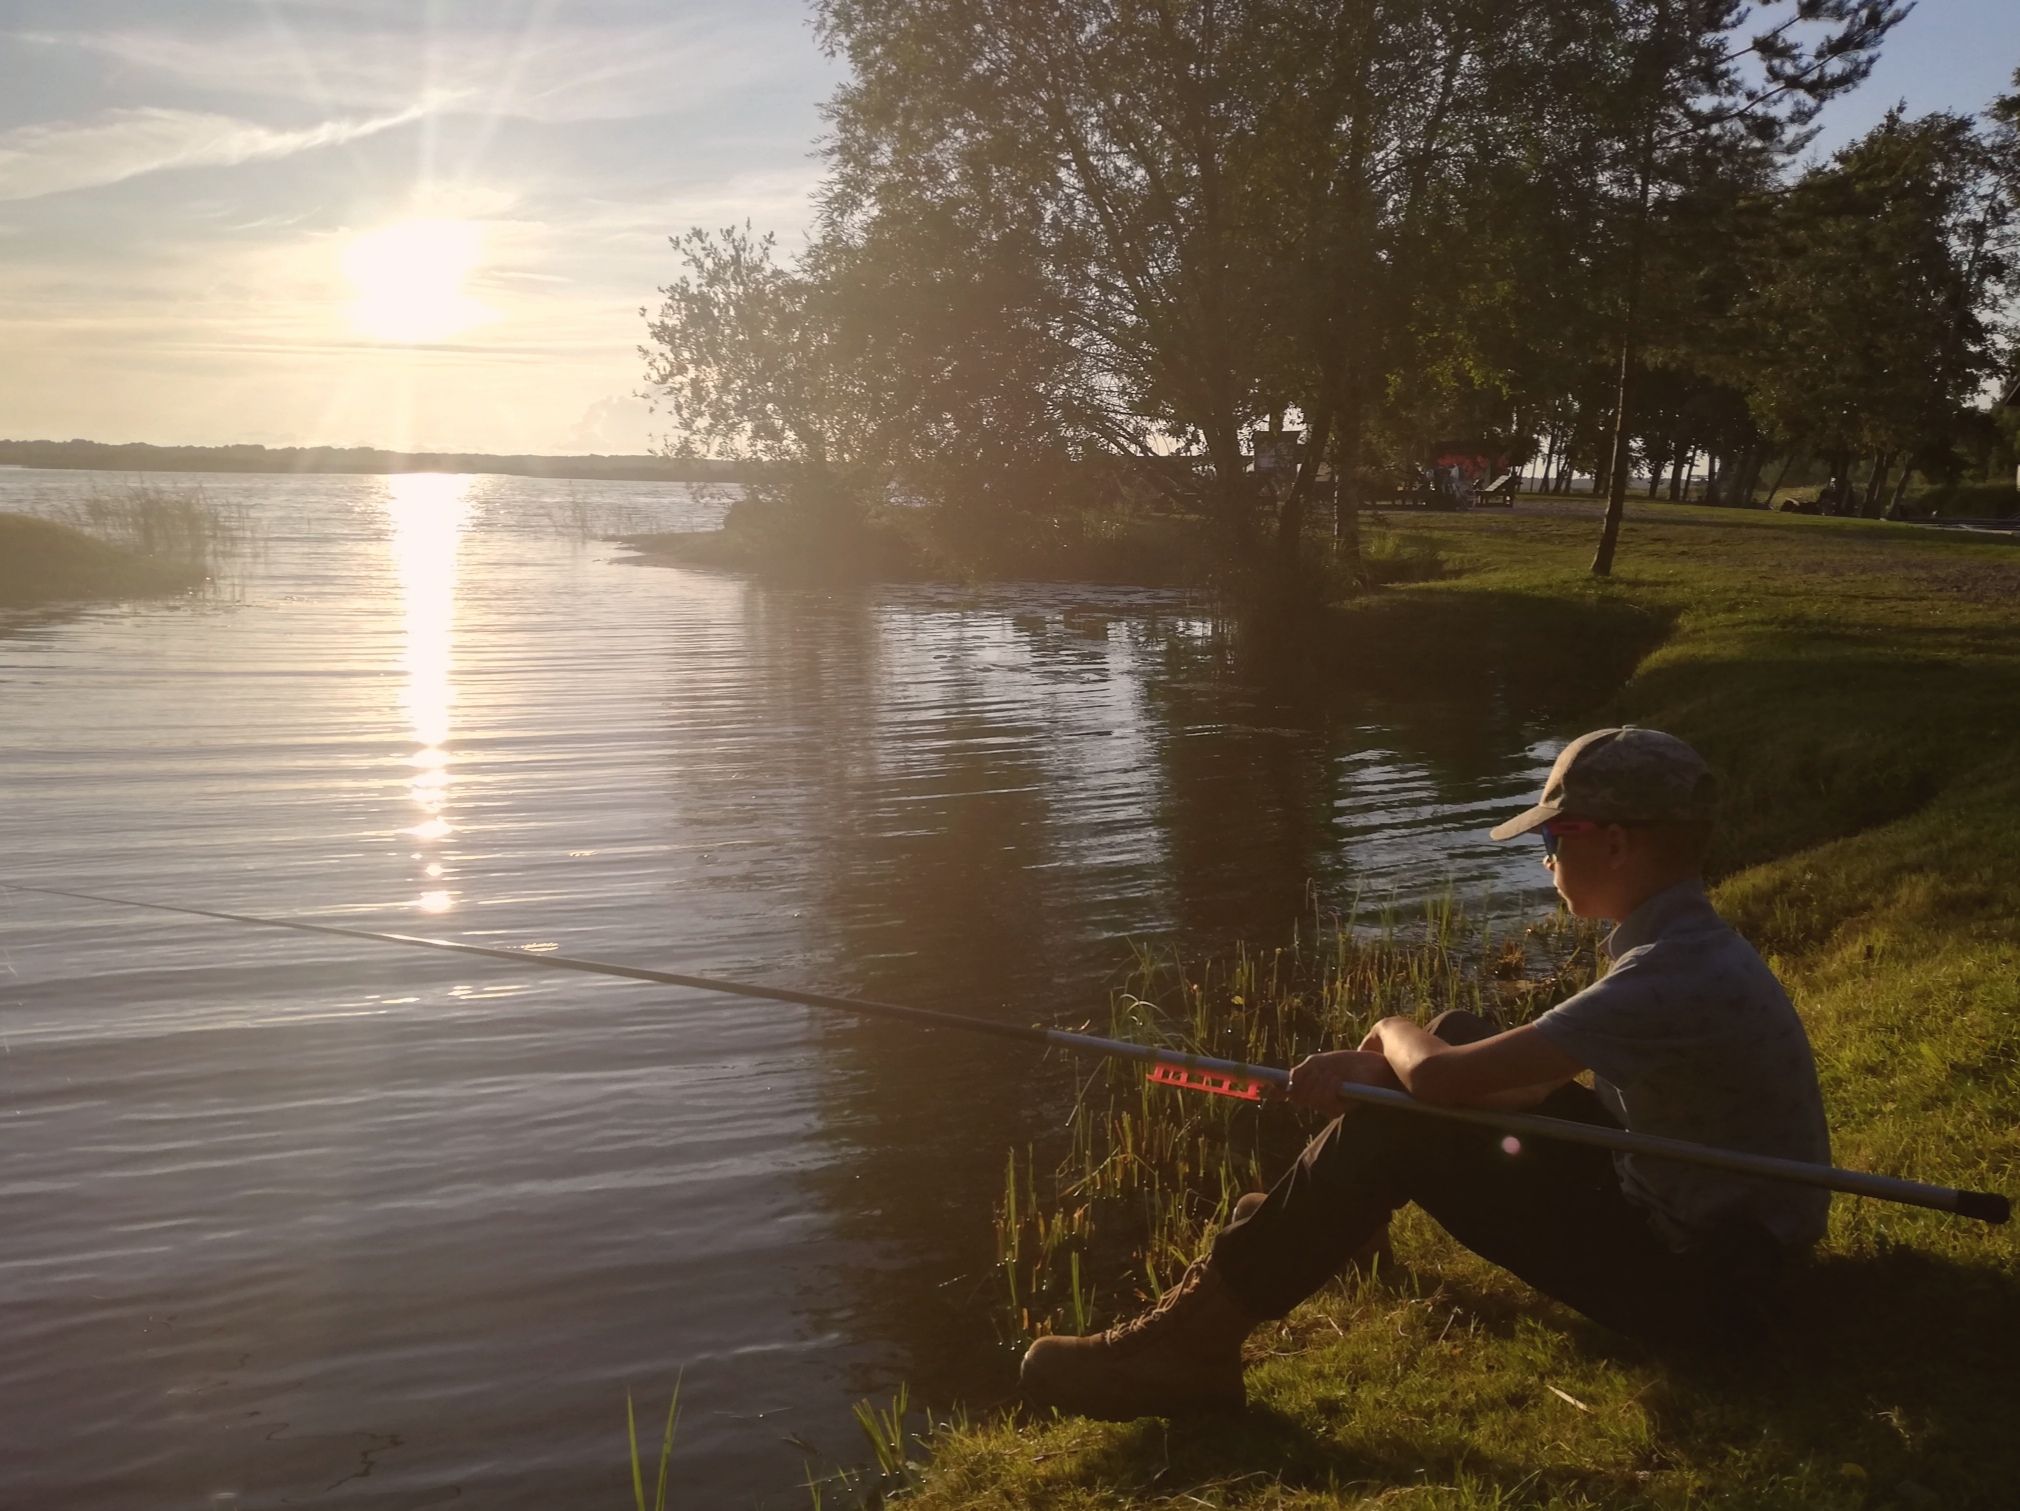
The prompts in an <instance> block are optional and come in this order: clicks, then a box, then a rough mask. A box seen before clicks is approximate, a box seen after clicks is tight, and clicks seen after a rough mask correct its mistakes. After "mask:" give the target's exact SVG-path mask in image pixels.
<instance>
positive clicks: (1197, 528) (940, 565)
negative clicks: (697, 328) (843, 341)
mask: <svg viewBox="0 0 2020 1511" xmlns="http://www.w3.org/2000/svg"><path fill="white" fill-rule="evenodd" d="M618 543H619V544H621V545H623V546H624V547H625V548H626V549H628V550H630V551H632V552H633V553H635V554H634V556H633V558H632V560H633V562H634V564H636V565H639V566H653V567H687V568H699V569H702V570H706V571H720V572H737V573H745V574H749V575H750V576H752V577H755V578H759V579H762V580H767V581H780V582H786V583H795V584H813V585H819V586H835V585H841V584H867V583H876V582H905V583H910V582H967V583H978V582H992V583H1024V582H1070V583H1083V584H1093V585H1099V586H1106V587H1135V588H1180V589H1202V588H1213V589H1216V590H1219V591H1221V592H1223V593H1224V594H1230V593H1231V594H1232V596H1234V597H1237V598H1239V597H1240V596H1241V589H1242V581H1243V578H1244V575H1245V574H1244V573H1243V572H1242V571H1241V570H1239V569H1238V568H1237V566H1236V565H1235V563H1236V557H1235V555H1234V554H1233V553H1231V551H1230V548H1229V545H1228V542H1227V540H1226V539H1225V537H1224V536H1223V535H1222V534H1221V533H1220V532H1219V531H1218V530H1217V529H1216V528H1215V527H1214V526H1213V524H1212V523H1211V522H1210V521H1208V520H1204V519H1199V518H1194V517H1188V516H1182V515H1170V514H1152V513H1144V512H1139V511H1128V510H1116V511H1110V512H1102V511H1088V512H1081V513H1061V514H1057V515H1050V516H1040V515H996V516H983V515H977V516H972V517H970V516H958V515H950V514H946V513H943V512H940V511H936V510H930V509H920V508H901V507H896V506H892V507H886V508H879V509H876V510H873V511H872V512H871V513H870V514H869V515H868V516H866V517H865V518H863V519H862V520H860V521H854V522H851V523H850V524H848V525H847V526H846V527H841V528H837V529H834V530H831V531H829V532H826V533H825V534H823V533H820V532H811V533H810V532H808V531H806V530H805V529H804V528H801V527H797V526H789V525H786V524H783V523H781V522H779V521H778V520H776V519H775V518H768V517H767V516H766V514H765V513H764V512H763V511H762V510H757V509H752V508H751V507H749V506H748V505H745V504H739V505H735V506H732V508H731V511H730V514H729V516H728V517H727V518H726V519H725V521H724V523H723V525H722V526H721V527H720V528H717V529H713V530H675V531H663V532H656V533H647V534H635V535H626V536H621V537H618ZM1258 560H1259V561H1261V562H1263V563H1269V562H1271V561H1273V558H1272V557H1270V556H1268V555H1267V554H1265V555H1264V556H1262V557H1259V558H1258ZM1442 570H1443V568H1442V565H1441V563H1440V562H1439V561H1438V559H1437V556H1436V553H1435V552H1433V551H1431V550H1429V549H1427V548H1426V547H1425V546H1424V545H1423V544H1422V543H1421V542H1420V541H1413V540H1412V539H1411V538H1410V537H1409V536H1407V534H1405V533H1404V532H1401V531H1399V530H1397V529H1395V528H1392V521H1391V520H1390V519H1389V518H1388V517H1386V516H1384V515H1381V514H1374V513H1371V514H1370V515H1369V516H1368V517H1367V518H1366V519H1365V520H1364V522H1363V529H1362V534H1361V540H1360V550H1359V551H1358V552H1357V553H1356V554H1355V556H1354V557H1353V558H1352V559H1351V560H1350V559H1348V558H1347V557H1346V555H1345V554H1344V553H1343V552H1341V551H1340V550H1339V549H1338V548H1337V547H1336V546H1335V544H1334V542H1333V541H1332V539H1331V537H1330V536H1322V535H1319V534H1316V533H1315V534H1313V535H1312V536H1310V537H1309V538H1308V540H1307V543H1306V549H1305V551H1304V552H1303V555H1302V558H1301V562H1300V565H1299V573H1300V575H1301V578H1302V581H1301V582H1299V583H1298V584H1297V585H1296V586H1297V589H1298V594H1297V596H1299V597H1300V598H1302V599H1304V600H1307V601H1311V602H1324V601H1328V600H1339V599H1344V598H1347V597H1351V596H1353V595H1354V594H1356V593H1359V592H1364V591H1366V590H1367V589H1369V588H1372V587H1379V586H1383V585H1387V584H1393V583H1398V582H1421V581H1426V580H1428V579H1431V578H1434V577H1436V576H1438V575H1439V574H1440V572H1441V571H1442ZM1246 575H1254V574H1253V571H1252V570H1251V572H1250V573H1248V574H1246ZM1284 586H1285V585H1284V584H1283V583H1281V582H1280V581H1276V580H1274V579H1272V581H1271V583H1270V585H1269V591H1270V592H1271V593H1272V594H1278V593H1281V592H1282V590H1283V588H1284Z"/></svg>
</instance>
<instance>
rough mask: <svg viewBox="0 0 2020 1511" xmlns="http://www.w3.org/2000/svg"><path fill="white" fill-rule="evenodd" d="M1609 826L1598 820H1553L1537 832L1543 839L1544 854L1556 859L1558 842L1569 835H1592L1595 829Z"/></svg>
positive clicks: (1540, 827) (1544, 824) (1542, 825)
mask: <svg viewBox="0 0 2020 1511" xmlns="http://www.w3.org/2000/svg"><path fill="white" fill-rule="evenodd" d="M1606 827H1607V826H1606V825H1605V824H1603V823H1601V822H1600V821H1599V820H1598V819H1596V818H1553V819H1549V820H1547V821H1545V822H1544V823H1543V824H1541V825H1539V826H1538V827H1537V830H1536V832H1537V833H1538V834H1539V835H1541V836H1542V837H1543V853H1544V854H1545V855H1548V856H1551V857H1553V858H1554V857H1555V856H1556V854H1557V841H1558V840H1560V839H1562V838H1563V837H1564V836H1565V835H1567V834H1590V833H1591V832H1592V831H1593V830H1594V829H1604V828H1606Z"/></svg>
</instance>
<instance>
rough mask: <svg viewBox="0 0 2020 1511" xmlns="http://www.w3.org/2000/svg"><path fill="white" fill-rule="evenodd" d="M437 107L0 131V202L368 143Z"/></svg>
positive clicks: (127, 115) (147, 118) (119, 113)
mask: <svg viewBox="0 0 2020 1511" xmlns="http://www.w3.org/2000/svg"><path fill="white" fill-rule="evenodd" d="M436 103H437V102H423V103H421V104H418V105H411V106H409V107H408V108H406V109H405V110H399V111H395V112H393V113H392V114H390V115H379V116H371V117H367V118H364V119H361V120H335V121H324V122H322V123H321V124H320V125H316V126H307V127H302V128H298V129H295V130H276V129H275V128H273V127H270V126H262V125H260V124H258V123H257V122H254V121H247V120H241V119H239V118H237V117H235V116H228V115H214V114H211V113H208V112H205V111H196V110H166V109H158V108H153V107H140V108H134V109H126V110H108V111H105V112H103V113H102V114H100V115H98V116H96V117H94V118H92V119H91V120H88V121H55V122H48V123H38V124H36V125H32V126H19V127H16V128H15V129H14V130H12V131H8V132H0V200H19V199H34V198H37V197H38V196H40V195H44V194H60V193H62V192H64V191H65V190H70V189H91V188H97V187H99V186H101V185H104V184H116V183H119V182H121V181H122V180H124V179H129V178H138V177H139V176H140V175H142V174H144V173H157V172H160V171H161V170H162V169H165V168H197V167H228V166H230V165H232V164H235V163H249V162H257V161H269V160H272V159H274V158H281V157H292V156H294V155H295V154H296V153H298V152H311V151H314V150H315V149H316V148H318V147H334V146H338V145H340V144H342V143H344V142H354V141H357V140H358V139H359V138H361V137H367V136H375V135H377V134H378V133H379V132H381V131H388V130H391V129H392V128H393V127H396V126H404V125H406V124H408V123H409V122H411V121H415V120H419V119H420V118H421V117H422V116H424V115H427V114H428V113H429V112H430V111H431V110H432V109H434V108H436Z"/></svg>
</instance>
